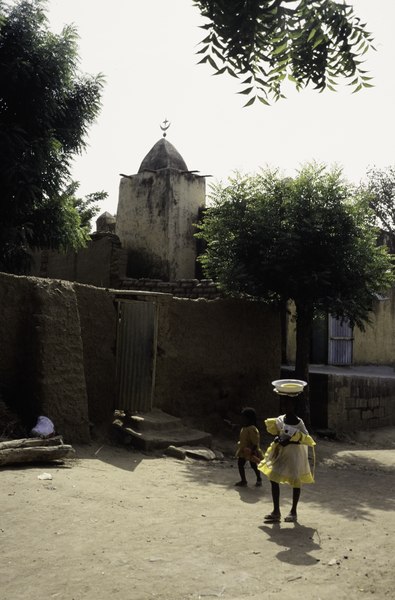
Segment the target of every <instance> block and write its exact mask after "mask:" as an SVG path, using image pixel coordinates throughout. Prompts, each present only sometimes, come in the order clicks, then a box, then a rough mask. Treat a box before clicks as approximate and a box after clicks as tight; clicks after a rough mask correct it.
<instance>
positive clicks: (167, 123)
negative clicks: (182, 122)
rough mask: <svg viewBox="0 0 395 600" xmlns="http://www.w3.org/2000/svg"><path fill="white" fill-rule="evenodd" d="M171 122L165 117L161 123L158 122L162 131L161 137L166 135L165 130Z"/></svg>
mask: <svg viewBox="0 0 395 600" xmlns="http://www.w3.org/2000/svg"><path fill="white" fill-rule="evenodd" d="M170 125H171V123H170V121H168V120H167V119H165V120H164V121H162V123H161V124H160V128H161V130H162V131H163V137H164V138H165V137H166V131H167V130H168V129H169V127H170Z"/></svg>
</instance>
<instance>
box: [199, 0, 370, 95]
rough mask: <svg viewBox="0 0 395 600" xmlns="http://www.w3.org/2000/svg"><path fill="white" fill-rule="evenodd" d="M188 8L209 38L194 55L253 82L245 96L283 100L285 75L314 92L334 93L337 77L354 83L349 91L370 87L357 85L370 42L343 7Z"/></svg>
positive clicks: (229, 3)
mask: <svg viewBox="0 0 395 600" xmlns="http://www.w3.org/2000/svg"><path fill="white" fill-rule="evenodd" d="M194 4H195V5H196V6H197V8H198V9H199V10H200V12H201V14H202V15H203V16H204V17H205V18H207V19H208V23H206V24H205V25H204V29H205V30H206V32H209V34H208V35H206V36H205V38H204V40H203V41H202V43H201V44H202V46H203V48H202V49H201V50H200V51H199V52H201V53H202V54H203V55H204V56H205V57H209V56H211V55H212V54H215V57H216V61H217V62H218V60H219V63H218V64H217V63H216V66H215V67H214V66H213V65H212V66H213V68H214V69H215V70H216V71H217V72H224V67H225V68H229V69H230V71H231V72H232V74H234V75H235V76H236V77H238V78H240V77H242V78H243V79H244V78H245V75H246V74H247V75H248V76H249V77H250V78H251V81H252V83H253V89H252V90H251V92H250V94H251V97H254V96H256V95H258V96H260V97H263V98H272V99H274V100H278V99H279V98H281V97H283V93H282V81H283V80H284V78H285V77H286V76H287V75H288V76H289V80H290V81H293V82H294V83H295V85H296V87H297V88H298V89H301V88H304V87H306V86H307V85H309V84H312V85H313V86H314V88H315V89H317V90H318V91H322V90H324V89H325V88H326V87H329V86H330V89H334V86H335V85H336V83H337V82H334V81H333V79H341V78H343V77H344V78H346V79H349V78H351V79H354V81H353V83H352V86H353V87H354V91H359V90H360V89H362V88H363V87H370V86H367V85H363V84H362V82H361V76H362V74H363V73H365V71H363V70H362V69H361V64H362V61H361V60H360V58H361V57H362V56H363V55H364V54H365V53H366V52H367V51H368V50H369V49H370V48H373V46H372V41H373V38H372V35H371V34H370V33H369V32H368V31H367V30H366V24H365V23H361V20H360V19H359V18H358V17H357V16H356V15H355V14H354V10H353V7H351V6H349V5H347V4H344V3H342V2H336V1H333V0H292V1H291V0H256V1H254V2H245V0H216V1H214V0H194ZM215 47H217V51H216V52H215V51H214V48H215ZM207 61H208V58H207V59H206V61H200V62H207ZM279 67H280V68H279ZM328 76H330V77H331V79H332V81H331V82H329V81H328ZM328 84H329V85H328ZM361 84H362V85H361ZM250 104H251V103H247V105H250Z"/></svg>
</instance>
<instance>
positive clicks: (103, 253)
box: [30, 233, 127, 288]
mask: <svg viewBox="0 0 395 600" xmlns="http://www.w3.org/2000/svg"><path fill="white" fill-rule="evenodd" d="M126 260H127V257H126V252H125V251H124V250H123V249H122V247H121V243H120V241H119V238H118V237H117V236H116V235H114V234H111V233H93V234H92V235H91V240H90V241H89V242H88V244H87V246H86V248H82V249H81V250H79V251H78V252H67V253H62V252H55V251H49V250H43V251H40V252H35V253H33V264H32V267H31V271H30V274H31V275H33V276H37V277H48V278H50V279H62V280H65V281H77V282H79V283H86V284H88V285H95V286H98V287H105V288H110V287H118V286H119V285H120V282H121V280H122V278H123V277H124V276H125V273H126Z"/></svg>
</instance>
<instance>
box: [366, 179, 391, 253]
mask: <svg viewBox="0 0 395 600" xmlns="http://www.w3.org/2000/svg"><path fill="white" fill-rule="evenodd" d="M367 176H368V181H367V183H366V184H365V185H364V186H363V189H364V190H365V191H366V192H367V193H368V194H369V204H370V207H371V209H372V210H373V212H374V214H375V215H376V218H377V223H378V225H379V227H380V228H381V230H382V231H383V232H385V233H386V234H387V236H388V237H389V240H390V243H391V245H392V247H395V167H387V168H385V169H378V168H377V167H372V168H370V169H368V172H367Z"/></svg>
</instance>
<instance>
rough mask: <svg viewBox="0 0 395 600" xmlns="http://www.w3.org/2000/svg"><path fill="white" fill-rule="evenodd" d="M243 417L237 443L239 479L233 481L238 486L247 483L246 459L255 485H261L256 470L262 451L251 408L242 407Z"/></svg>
mask: <svg viewBox="0 0 395 600" xmlns="http://www.w3.org/2000/svg"><path fill="white" fill-rule="evenodd" d="M241 416H242V419H243V427H242V428H241V430H240V438H239V441H238V444H237V451H236V457H237V466H238V468H239V473H240V481H238V482H237V483H235V485H237V486H239V487H245V486H246V485H247V478H246V474H245V464H246V462H247V460H248V461H249V462H250V465H251V467H252V469H253V470H254V473H255V475H256V484H255V485H256V487H260V486H261V485H262V478H261V474H260V472H259V471H258V466H257V463H259V462H260V461H261V460H262V458H263V452H262V450H261V448H260V435H259V430H258V428H257V420H256V413H255V410H254V409H253V408H244V409H243V410H242V411H241Z"/></svg>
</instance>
